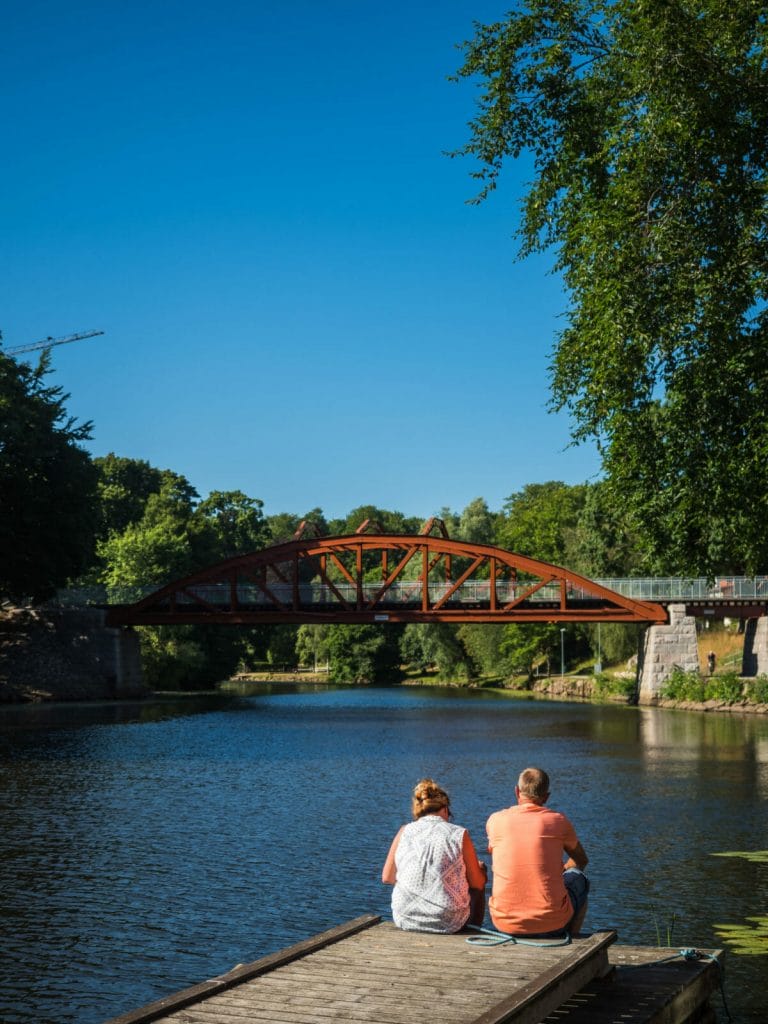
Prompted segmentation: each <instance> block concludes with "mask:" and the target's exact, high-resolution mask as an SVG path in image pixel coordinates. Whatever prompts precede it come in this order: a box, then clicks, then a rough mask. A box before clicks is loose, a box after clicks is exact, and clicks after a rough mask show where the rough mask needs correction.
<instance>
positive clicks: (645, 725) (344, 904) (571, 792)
mask: <svg viewBox="0 0 768 1024" xmlns="http://www.w3.org/2000/svg"><path fill="white" fill-rule="evenodd" d="M527 764H539V765H541V766H543V767H545V768H547V769H548V771H549V772H550V775H551V777H552V798H551V801H550V804H551V806H553V807H555V808H557V809H558V810H563V811H565V812H566V813H567V814H568V816H569V817H570V818H571V819H572V821H573V822H574V824H575V826H576V830H577V832H578V834H579V836H580V838H581V840H582V842H583V844H584V846H585V847H586V850H587V853H588V854H589V856H590V867H589V873H590V875H591V877H592V880H593V891H592V898H591V903H590V910H589V914H588V916H587V922H586V926H587V927H588V928H600V927H615V928H616V929H617V930H618V932H619V941H621V942H625V943H641V944H646V945H656V939H657V936H656V927H657V925H658V926H659V928H660V929H661V932H662V938H663V940H664V943H665V944H666V928H667V925H668V923H669V922H670V921H671V918H672V915H673V914H674V915H675V917H676V922H675V930H674V938H673V945H674V946H675V947H677V946H700V947H709V948H711V947H715V946H718V945H721V943H720V942H719V941H718V940H717V937H716V935H715V933H714V931H713V924H715V923H717V924H722V923H738V924H742V923H744V921H745V918H747V917H750V916H756V915H765V914H768V865H766V864H764V863H763V864H761V863H752V862H749V861H747V860H745V859H743V858H728V859H723V858H719V857H714V856H712V854H714V853H717V852H724V851H750V850H752V851H753V850H766V849H768V821H767V820H766V813H765V807H766V804H765V801H766V797H767V796H768V721H766V720H765V719H764V718H760V717H757V716H752V717H750V716H739V715H732V716H731V715H707V714H702V713H686V712H674V711H661V710H655V709H636V708H626V707H616V706H611V705H605V706H603V705H589V704H566V703H554V702H538V701H536V702H535V701H521V700H518V699H510V698H508V697H505V696H503V695H502V696H493V695H489V694H483V693H471V692H470V693H468V692H466V691H465V692H461V691H456V690H445V691H436V690H432V689H430V690H419V689H386V690H385V689H340V690H307V691H303V692H297V691H296V690H292V691H291V692H290V693H279V692H271V693H265V694H263V695H260V696H254V697H229V698H224V697H216V698H197V699H195V700H187V701H171V700H169V701H165V702H152V703H147V704H143V705H125V704H121V705H102V706H92V705H80V706H69V707H62V706H59V707H56V708H53V707H42V708H41V707H27V708H4V709H2V710H0V815H1V819H0V820H1V821H2V830H1V831H0V871H2V878H1V879H0V881H1V882H2V910H0V937H1V938H2V960H0V978H1V980H0V1020H2V1021H3V1022H4V1024H21V1022H25V1024H26V1022H34V1024H65V1022H76V1024H98V1022H101V1021H103V1020H105V1019H106V1018H108V1017H111V1016H114V1015H117V1014H119V1013H122V1012H125V1011H127V1010H129V1009H133V1008H136V1007H138V1006H140V1005H142V1004H144V1003H146V1002H149V1001H151V1000H153V999H156V998H159V997H160V996H163V995H167V994H169V993H170V992H173V991H176V990H177V989H180V988H183V987H185V986H187V985H190V984H193V983H195V982H198V981H202V980H204V979H206V978H209V977H212V976H214V975H216V974H220V973H222V972H223V971H226V970H228V969H229V968H231V967H233V966H234V965H235V964H237V963H242V962H246V961H249V960H254V959H256V958H257V957H260V956H262V955H264V954H266V953H269V952H272V951H274V950H276V949H278V948H280V947H282V946H285V945H288V944H290V943H293V942H296V941H298V940H300V939H303V938H306V937H307V936H309V935H312V934H313V933H315V932H318V931H321V930H322V929H324V928H327V927H330V926H332V925H334V924H337V923H340V922H342V921H345V920H348V919H350V918H352V917H356V916H358V915H359V914H363V913H383V914H387V913H388V896H389V893H388V891H387V890H385V887H384V886H382V885H381V883H380V881H379V877H380V871H381V865H382V861H383V859H384V856H385V854H386V851H387V848H388V846H389V842H390V840H391V838H392V836H393V834H394V832H395V831H396V829H397V828H398V827H399V825H400V824H402V823H403V822H404V821H405V820H407V816H408V807H409V794H410V790H411V787H412V786H413V784H414V783H415V782H416V780H417V779H419V778H420V777H422V776H424V775H432V776H434V777H435V778H437V779H438V780H439V781H440V782H441V783H442V784H443V785H444V786H445V787H446V788H447V789H448V790H449V792H450V793H451V796H452V802H453V812H454V817H455V820H456V821H457V822H458V823H460V824H463V825H466V826H467V827H468V828H469V829H470V832H471V834H472V836H473V837H474V839H475V841H476V845H477V846H478V848H480V849H482V848H483V839H484V824H485V819H486V817H487V815H488V814H489V813H490V812H491V811H493V810H497V809H498V808H500V807H502V806H505V805H507V804H509V803H511V802H512V800H513V787H514V782H515V779H516V776H517V773H518V772H519V770H520V769H521V768H522V767H525V766H526V765H527ZM767 982H768V957H766V956H765V955H760V956H739V957H737V956H730V957H729V962H728V969H727V973H726V995H727V996H728V1001H729V1004H730V1009H731V1012H732V1014H733V1017H734V1020H736V1021H750V1022H754V1021H765V1020H767V1019H768V1014H767V1013H766V1011H765V1009H764V1003H765V996H764V992H765V990H766V983H767ZM723 1019H724V1018H723Z"/></svg>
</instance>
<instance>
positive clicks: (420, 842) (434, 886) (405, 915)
mask: <svg viewBox="0 0 768 1024" xmlns="http://www.w3.org/2000/svg"><path fill="white" fill-rule="evenodd" d="M464 831H465V830H464V829H463V828H461V827H460V826H458V825H451V823H450V822H448V821H445V819H444V818H441V817H440V816H439V815H437V814H427V815H425V816H424V817H423V818H419V819H418V820H417V821H412V822H411V823H410V824H409V825H406V826H405V828H404V829H403V831H402V833H401V834H400V842H399V843H398V846H397V851H396V852H395V867H396V868H397V881H396V882H395V888H394V890H393V892H392V918H393V920H394V922H395V924H396V925H397V927H398V928H403V929H405V930H406V931H414V932H457V931H458V930H459V929H460V928H462V927H463V926H464V925H465V924H466V922H467V919H468V918H469V885H468V883H467V872H466V869H465V867H464V856H463V853H462V843H463V841H464Z"/></svg>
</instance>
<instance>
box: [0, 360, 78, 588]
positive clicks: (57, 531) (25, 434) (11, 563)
mask: <svg viewBox="0 0 768 1024" xmlns="http://www.w3.org/2000/svg"><path fill="white" fill-rule="evenodd" d="M49 372H50V360H49V355H48V353H47V352H45V353H44V354H43V355H42V356H41V358H40V360H39V362H38V364H37V366H36V367H35V368H33V367H30V366H28V365H27V364H25V363H19V362H16V360H14V359H12V358H10V357H8V356H5V355H3V354H2V352H0V595H4V596H8V597H11V598H14V599H16V600H20V599H27V598H32V599H33V600H37V599H41V598H45V597H47V596H49V595H50V594H51V593H52V592H53V591H54V590H55V589H56V588H57V587H58V586H62V585H64V584H65V583H66V582H67V581H68V580H70V579H72V578H74V577H76V576H78V575H79V574H80V573H81V572H82V571H83V570H84V569H85V568H86V567H87V565H88V564H89V562H90V560H91V558H92V556H93V544H94V533H95V529H96V478H97V474H96V470H95V468H94V466H93V463H92V461H91V458H90V456H89V455H88V453H87V452H86V451H85V450H84V448H82V447H81V444H82V442H83V441H86V440H87V439H88V438H89V437H90V431H91V424H90V423H82V424H77V423H76V422H75V421H74V420H73V419H72V418H70V417H69V416H68V415H67V412H66V408H65V402H66V400H67V398H68V397H69V396H68V395H65V394H63V393H62V390H61V388H58V387H52V386H50V385H49V384H47V383H46V376H47V375H48V373H49Z"/></svg>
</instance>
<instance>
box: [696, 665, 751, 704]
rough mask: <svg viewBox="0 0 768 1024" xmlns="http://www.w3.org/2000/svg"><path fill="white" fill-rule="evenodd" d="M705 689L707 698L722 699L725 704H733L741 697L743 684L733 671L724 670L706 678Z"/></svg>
mask: <svg viewBox="0 0 768 1024" xmlns="http://www.w3.org/2000/svg"><path fill="white" fill-rule="evenodd" d="M705 691H706V694H707V696H706V699H707V700H724V701H725V702H726V703H727V704H733V703H734V701H737V700H741V699H742V697H743V695H744V684H743V683H742V681H741V679H740V678H739V677H738V676H737V675H736V673H735V672H724V673H723V674H722V675H720V676H712V677H711V678H710V679H708V680H707V683H706V687H705Z"/></svg>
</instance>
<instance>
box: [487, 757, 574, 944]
mask: <svg viewBox="0 0 768 1024" xmlns="http://www.w3.org/2000/svg"><path fill="white" fill-rule="evenodd" d="M515 796H516V797H517V806H513V807H507V808H506V810H503V811H496V813H495V814H492V815H491V816H490V818H489V819H488V822H487V824H486V831H487V833H488V850H489V852H490V853H491V854H492V857H493V890H492V894H491V898H490V901H489V904H488V906H489V910H490V914H491V920H492V921H493V924H494V926H495V927H496V928H497V929H498V930H499V931H500V932H506V933H507V934H509V935H527V936H534V937H538V938H543V937H549V936H551V935H552V934H553V933H554V934H557V933H561V932H563V931H564V930H566V931H568V932H570V933H571V934H576V933H577V932H578V931H579V930H580V929H581V926H582V923H583V921H584V917H585V915H586V912H587V894H588V893H589V879H588V878H587V877H586V875H585V874H584V868H585V867H586V866H587V862H588V857H587V855H586V853H585V852H584V848H583V847H582V845H581V843H580V842H579V840H578V839H577V837H576V832H575V831H574V828H573V825H572V824H571V823H570V821H569V820H568V819H567V818H566V817H565V815H564V814H560V813H558V812H557V811H552V810H550V809H549V808H548V807H545V806H544V805H545V803H546V802H547V800H548V799H549V776H548V775H547V773H546V772H545V771H543V770H542V769H541V768H526V769H525V771H523V772H522V773H521V775H520V778H519V779H518V783H517V785H516V786H515ZM564 855H566V856H567V860H565V862H564V861H563V856H564Z"/></svg>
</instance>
